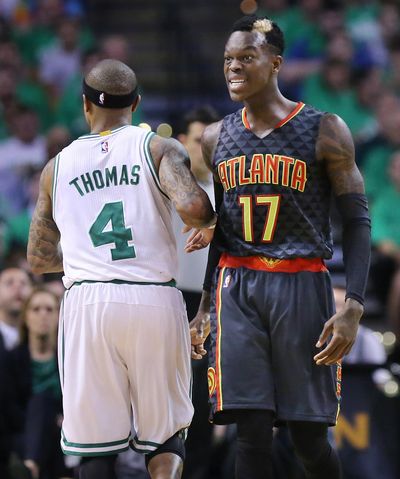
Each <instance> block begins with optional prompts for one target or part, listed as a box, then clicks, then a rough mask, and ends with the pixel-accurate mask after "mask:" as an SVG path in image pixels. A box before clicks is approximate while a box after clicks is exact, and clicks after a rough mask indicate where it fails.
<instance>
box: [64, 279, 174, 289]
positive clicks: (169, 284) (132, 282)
mask: <svg viewBox="0 0 400 479" xmlns="http://www.w3.org/2000/svg"><path fill="white" fill-rule="evenodd" d="M91 283H112V284H134V285H141V286H171V287H173V288H176V281H175V280H174V279H171V281H166V282H165V283H150V282H140V281H125V280H122V279H111V280H108V281H92V280H89V279H86V280H83V281H75V282H74V283H72V284H71V286H70V287H69V288H67V289H70V288H72V286H80V285H81V284H91Z"/></svg>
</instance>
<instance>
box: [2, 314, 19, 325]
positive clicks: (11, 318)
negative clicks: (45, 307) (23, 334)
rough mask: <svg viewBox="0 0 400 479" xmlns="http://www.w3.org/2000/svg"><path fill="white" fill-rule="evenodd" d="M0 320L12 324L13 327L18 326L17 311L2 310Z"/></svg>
mask: <svg viewBox="0 0 400 479" xmlns="http://www.w3.org/2000/svg"><path fill="white" fill-rule="evenodd" d="M0 320H1V321H3V322H4V323H6V324H8V325H9V326H12V327H13V328H18V326H19V323H20V321H19V312H18V313H17V312H14V311H3V312H1V313H0Z"/></svg>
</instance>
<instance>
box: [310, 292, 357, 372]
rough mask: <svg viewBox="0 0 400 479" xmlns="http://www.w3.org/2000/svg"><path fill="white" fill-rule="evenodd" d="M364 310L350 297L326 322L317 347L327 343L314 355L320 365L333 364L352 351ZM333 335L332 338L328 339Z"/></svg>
mask: <svg viewBox="0 0 400 479" xmlns="http://www.w3.org/2000/svg"><path fill="white" fill-rule="evenodd" d="M363 311H364V308H363V306H362V305H361V304H360V303H359V302H358V301H356V300H354V299H352V298H348V299H347V300H346V303H345V306H344V308H343V309H342V310H341V311H339V312H337V313H336V314H335V315H334V316H332V317H331V318H330V319H329V320H328V321H327V322H326V323H325V325H324V328H323V330H322V333H321V335H320V337H319V339H318V342H317V344H316V347H317V348H320V347H321V346H322V345H323V344H325V343H327V345H326V347H325V348H324V349H323V350H322V351H320V352H319V353H318V354H316V355H315V356H314V361H315V362H316V363H317V364H318V365H319V366H322V365H326V366H331V365H332V364H335V363H337V362H338V361H341V359H342V358H343V356H345V355H346V354H348V353H349V352H350V350H351V348H352V346H353V344H354V341H355V340H356V336H357V330H358V324H359V322H360V319H361V316H362V314H363ZM331 335H332V338H331V339H330V341H328V339H329V337H330V336H331Z"/></svg>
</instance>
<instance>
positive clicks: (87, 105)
mask: <svg viewBox="0 0 400 479" xmlns="http://www.w3.org/2000/svg"><path fill="white" fill-rule="evenodd" d="M82 99H83V111H84V112H85V113H88V112H89V111H90V101H89V100H88V99H87V98H86V96H85V95H82Z"/></svg>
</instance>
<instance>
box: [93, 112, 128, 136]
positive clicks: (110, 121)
mask: <svg viewBox="0 0 400 479" xmlns="http://www.w3.org/2000/svg"><path fill="white" fill-rule="evenodd" d="M130 124H131V117H129V118H128V117H127V116H126V115H120V116H115V117H113V118H112V117H110V116H109V115H108V116H107V118H96V119H93V121H92V122H91V124H90V133H100V132H102V131H106V130H115V129H116V128H120V127H121V126H125V125H130Z"/></svg>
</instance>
